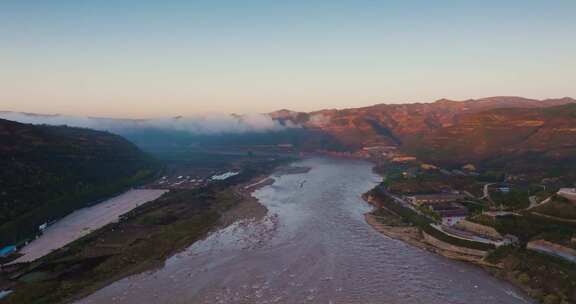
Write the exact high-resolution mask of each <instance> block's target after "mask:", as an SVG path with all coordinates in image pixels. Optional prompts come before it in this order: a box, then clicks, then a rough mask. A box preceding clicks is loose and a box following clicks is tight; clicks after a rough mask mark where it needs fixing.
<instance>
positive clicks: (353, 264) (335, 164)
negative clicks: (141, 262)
mask: <svg viewBox="0 0 576 304" xmlns="http://www.w3.org/2000/svg"><path fill="white" fill-rule="evenodd" d="M296 165H298V166H308V167H311V168H312V170H311V171H310V172H308V173H304V174H296V175H283V176H275V177H274V178H275V180H276V181H275V183H274V184H272V185H270V186H266V187H264V188H262V189H260V190H258V191H256V192H255V194H254V195H255V196H256V197H257V198H258V199H259V201H260V203H262V204H263V205H264V206H266V208H267V209H268V214H267V215H266V216H265V217H264V218H262V219H258V220H250V221H249V220H246V221H241V222H238V223H236V224H234V225H232V226H229V227H227V228H225V229H222V230H220V231H216V232H214V233H213V234H211V235H210V236H209V237H207V238H206V239H205V240H203V241H200V242H196V243H195V244H193V245H192V246H191V247H189V248H188V249H187V250H185V251H183V252H181V253H179V254H177V255H175V256H173V257H171V258H170V259H168V260H167V261H166V264H165V266H164V267H163V268H161V269H159V270H155V271H149V272H146V273H142V274H139V275H135V276H132V277H129V278H126V279H123V280H121V281H118V282H116V283H113V284H112V285H110V286H108V287H106V288H104V289H101V290H100V291H98V292H96V293H95V294H93V295H91V296H89V297H87V298H85V299H83V300H82V301H80V302H81V303H85V304H88V303H170V304H178V303H385V304H404V303H406V304H412V303H422V304H436V303H437V304H459V303H461V304H475V303H478V304H485V303H491V304H496V303H507V304H511V303H531V302H530V301H529V300H527V299H524V298H523V297H522V296H521V295H520V294H519V293H518V292H517V291H516V289H514V288H513V287H512V286H510V285H508V284H507V283H504V282H502V281H499V280H497V279H495V278H493V277H491V276H490V275H488V274H487V273H485V272H484V271H483V270H481V269H479V268H477V267H475V266H472V265H469V264H466V263H462V262H456V261H452V260H449V259H447V258H444V257H441V256H437V255H434V254H432V253H429V252H427V251H424V250H421V249H418V248H415V247H412V246H410V245H407V244H405V243H403V242H400V241H397V240H393V239H390V238H388V237H386V236H383V235H381V234H379V233H377V232H375V231H374V230H373V229H372V228H371V227H370V226H368V225H367V224H366V223H365V221H364V217H363V214H364V213H365V212H367V211H369V210H370V207H369V206H368V205H367V204H366V203H364V202H363V200H362V199H361V198H360V195H361V194H362V193H364V192H366V191H367V190H369V189H371V188H372V187H374V185H375V184H376V183H377V182H378V181H379V178H378V176H376V175H374V174H373V173H372V170H371V166H370V164H368V163H365V162H361V161H355V160H343V159H329V158H312V159H307V160H304V161H302V162H300V163H297V164H296Z"/></svg>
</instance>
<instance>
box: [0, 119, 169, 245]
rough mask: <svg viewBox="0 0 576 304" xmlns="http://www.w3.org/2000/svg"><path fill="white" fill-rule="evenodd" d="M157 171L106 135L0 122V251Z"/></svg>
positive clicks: (154, 164)
mask: <svg viewBox="0 0 576 304" xmlns="http://www.w3.org/2000/svg"><path fill="white" fill-rule="evenodd" d="M157 169H158V164H157V162H156V161H155V160H153V159H152V158H150V157H149V156H148V155H146V154H145V153H143V152H142V151H141V150H139V149H138V148H137V147H136V146H135V145H133V144H132V143H130V142H129V141H127V140H125V139H124V138H122V137H120V136H117V135H113V134H111V133H107V132H100V131H94V130H89V129H81V128H70V127H63V126H45V125H29V124H21V123H17V122H12V121H8V120H2V119H0V247H1V246H3V245H6V244H13V243H16V242H19V241H22V240H24V239H27V238H30V237H32V236H34V235H35V234H36V233H37V232H38V226H39V225H41V224H43V223H46V222H50V221H53V220H56V219H58V218H60V217H62V216H64V215H66V214H68V213H70V212H72V211H74V210H75V209H78V208H81V207H84V206H86V205H89V204H91V203H95V202H97V201H99V200H101V199H104V198H106V197H108V196H110V195H114V194H116V193H118V192H120V191H122V190H124V189H126V188H127V187H130V186H133V185H136V184H138V183H140V182H142V181H144V180H145V179H147V178H149V177H151V176H152V175H153V174H154V173H155V171H156V170H157Z"/></svg>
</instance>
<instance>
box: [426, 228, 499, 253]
mask: <svg viewBox="0 0 576 304" xmlns="http://www.w3.org/2000/svg"><path fill="white" fill-rule="evenodd" d="M420 228H421V229H422V231H424V232H426V233H427V234H429V235H431V236H433V237H434V238H435V239H438V240H440V241H443V242H446V243H449V244H452V245H455V246H459V247H464V248H470V249H476V250H482V251H490V250H494V249H495V248H496V247H495V246H494V245H492V244H485V243H480V242H474V241H468V240H464V239H460V238H456V237H453V236H450V235H447V234H445V233H443V232H442V231H439V230H437V229H434V227H432V226H430V225H426V226H422V227H420Z"/></svg>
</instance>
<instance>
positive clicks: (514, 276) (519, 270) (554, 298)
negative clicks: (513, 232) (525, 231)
mask: <svg viewBox="0 0 576 304" xmlns="http://www.w3.org/2000/svg"><path fill="white" fill-rule="evenodd" d="M486 259H487V261H489V262H492V263H500V264H501V265H502V266H503V267H504V268H503V269H502V270H499V271H498V272H497V274H498V275H499V276H503V277H507V278H509V279H511V280H513V281H515V282H516V283H518V284H519V285H521V286H524V287H526V288H529V289H530V295H531V296H532V297H534V298H535V299H537V300H538V301H540V302H541V303H574V302H576V293H575V292H574V291H575V290H576V264H573V263H570V262H566V261H565V260H562V259H559V258H555V257H551V256H548V255H543V254H539V253H536V252H533V251H529V250H525V249H522V248H519V247H510V246H503V247H500V248H498V249H496V250H494V251H493V252H492V253H491V254H490V255H489V256H488V257H487V258H486Z"/></svg>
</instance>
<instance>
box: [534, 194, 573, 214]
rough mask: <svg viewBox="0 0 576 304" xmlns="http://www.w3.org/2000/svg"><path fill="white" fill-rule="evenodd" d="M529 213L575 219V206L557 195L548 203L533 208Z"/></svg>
mask: <svg viewBox="0 0 576 304" xmlns="http://www.w3.org/2000/svg"><path fill="white" fill-rule="evenodd" d="M531 211H533V212H538V213H541V214H545V215H550V216H554V217H558V218H563V219H576V204H574V203H572V202H570V201H569V200H567V199H565V198H563V197H561V196H557V195H555V196H553V197H552V200H551V201H550V202H548V203H545V204H542V205H540V206H537V207H534V208H532V209H531Z"/></svg>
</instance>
